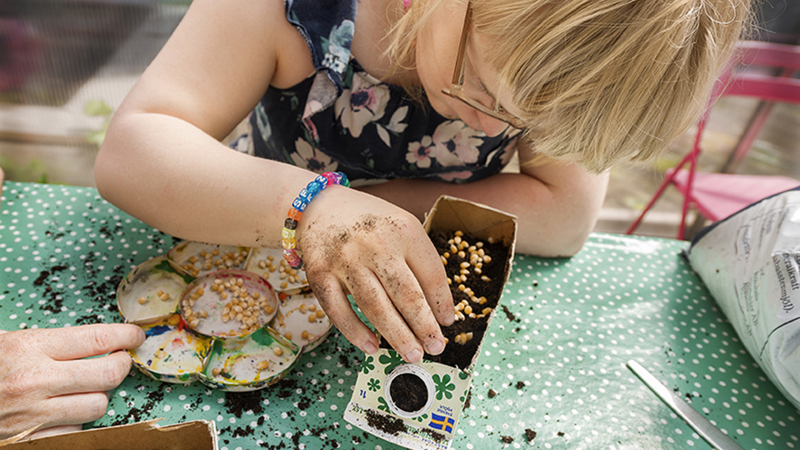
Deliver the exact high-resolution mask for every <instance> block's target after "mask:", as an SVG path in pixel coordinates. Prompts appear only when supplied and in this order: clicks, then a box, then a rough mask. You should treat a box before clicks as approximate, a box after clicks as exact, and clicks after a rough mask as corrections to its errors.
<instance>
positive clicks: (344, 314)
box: [308, 273, 378, 354]
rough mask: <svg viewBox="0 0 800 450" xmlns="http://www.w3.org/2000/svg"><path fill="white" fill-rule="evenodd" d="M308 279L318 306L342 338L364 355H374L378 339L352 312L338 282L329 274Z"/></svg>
mask: <svg viewBox="0 0 800 450" xmlns="http://www.w3.org/2000/svg"><path fill="white" fill-rule="evenodd" d="M308 279H309V282H310V284H311V289H312V290H313V291H314V295H315V296H316V297H317V300H318V301H319V304H320V306H321V307H322V309H323V310H324V311H325V314H327V315H328V318H329V319H330V320H331V322H332V323H333V324H334V325H336V328H338V329H339V331H341V332H342V334H343V335H344V337H345V338H347V340H348V341H350V342H351V343H352V344H354V345H356V346H357V347H358V348H360V349H361V350H362V351H363V352H364V353H367V354H372V353H375V351H376V350H377V349H378V338H377V337H375V333H373V332H372V330H370V329H369V328H368V327H367V326H366V325H365V324H364V322H362V321H361V319H360V318H359V317H358V315H357V314H356V312H355V311H353V308H352V307H351V306H350V301H349V300H348V299H347V294H346V293H345V291H344V290H343V289H342V286H341V285H340V284H339V280H338V279H336V277H335V276H334V275H333V274H330V273H327V274H324V275H322V276H321V277H320V278H319V279H317V278H315V277H313V276H311V275H310V274H309V275H308Z"/></svg>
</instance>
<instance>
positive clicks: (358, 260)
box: [297, 186, 454, 363]
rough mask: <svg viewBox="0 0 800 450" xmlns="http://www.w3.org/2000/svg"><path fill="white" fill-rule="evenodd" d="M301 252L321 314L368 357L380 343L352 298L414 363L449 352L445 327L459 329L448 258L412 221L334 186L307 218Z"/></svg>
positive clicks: (375, 200) (379, 203) (407, 215)
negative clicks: (350, 298) (352, 304)
mask: <svg viewBox="0 0 800 450" xmlns="http://www.w3.org/2000/svg"><path fill="white" fill-rule="evenodd" d="M297 247H298V249H299V250H300V251H301V252H302V254H303V262H304V264H305V269H306V274H307V275H308V280H309V283H310V285H311V288H312V289H313V290H314V294H315V295H316V296H317V298H318V299H319V302H320V304H321V305H322V308H323V309H324V310H325V312H326V313H327V314H328V316H329V317H330V319H331V321H332V322H333V323H334V324H335V325H336V326H337V327H338V328H339V330H340V331H341V332H342V333H343V334H344V336H345V337H346V338H347V339H348V340H349V341H350V342H352V343H353V344H355V345H356V346H358V347H359V348H361V349H362V350H364V352H366V353H373V352H375V350H377V348H378V341H377V339H376V337H375V334H374V333H373V332H372V331H370V329H369V328H368V327H367V326H366V325H365V324H364V323H363V322H362V321H361V320H360V319H359V318H358V316H357V315H356V313H355V311H353V309H352V308H351V307H350V302H349V301H348V299H347V295H348V294H352V295H353V298H354V299H355V301H356V304H358V306H359V308H360V309H361V311H362V312H363V313H364V315H365V316H366V318H367V319H369V321H370V323H372V325H373V326H374V327H375V328H376V329H377V330H378V332H380V334H381V336H383V337H384V338H386V340H387V341H388V343H389V344H390V345H391V346H392V347H393V348H394V349H395V350H397V351H398V352H400V354H401V355H402V356H403V359H405V360H406V361H407V362H410V363H413V362H417V361H420V360H421V359H422V355H423V352H427V353H429V354H434V355H437V354H439V353H441V352H442V350H444V346H445V341H444V336H443V335H442V332H441V329H440V327H439V324H442V325H445V326H446V325H450V324H452V323H453V318H454V315H453V297H452V295H451V293H450V288H449V286H448V285H447V282H446V280H447V276H446V274H445V270H444V266H443V265H442V262H441V258H440V257H439V254H438V253H437V252H436V249H435V248H434V246H433V243H432V242H431V241H430V239H429V238H428V235H427V234H426V233H425V230H424V229H423V227H422V224H421V223H420V222H419V220H417V219H416V218H415V217H414V216H413V215H411V214H410V213H408V212H406V211H405V210H403V209H400V208H398V207H396V206H394V205H392V204H390V203H388V202H386V201H384V200H381V199H378V198H376V197H374V196H371V195H369V194H365V193H363V192H358V191H355V190H350V189H347V188H343V187H340V186H331V187H329V188H327V189H325V191H324V192H323V193H321V194H320V195H319V196H318V197H317V198H316V199H315V200H314V201H313V202H311V203H310V204H309V206H308V208H306V210H305V212H304V213H303V217H302V219H301V220H300V223H299V225H298V230H297ZM437 320H438V323H437Z"/></svg>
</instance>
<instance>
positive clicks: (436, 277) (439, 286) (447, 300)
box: [406, 235, 455, 353]
mask: <svg viewBox="0 0 800 450" xmlns="http://www.w3.org/2000/svg"><path fill="white" fill-rule="evenodd" d="M408 250H409V254H410V256H409V257H407V258H406V262H407V264H408V267H409V268H410V269H411V272H412V273H413V276H414V277H415V278H416V280H417V282H418V283H419V286H420V288H421V289H422V292H423V293H424V295H425V300H426V301H427V302H428V306H429V307H430V309H431V311H433V315H434V316H436V320H438V321H439V323H440V324H442V325H444V326H450V325H452V324H453V320H454V317H455V315H454V314H453V308H454V306H455V305H454V304H453V294H452V293H451V292H450V286H449V285H448V284H447V272H445V269H444V265H443V264H442V260H441V258H440V257H439V254H438V252H437V251H436V248H435V247H434V246H433V243H432V242H431V240H430V239H429V238H428V236H427V235H424V237H421V238H420V239H417V240H415V241H414V242H413V243H411V244H410V245H409V248H408ZM429 353H430V352H429Z"/></svg>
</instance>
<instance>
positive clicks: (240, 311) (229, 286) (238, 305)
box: [181, 278, 275, 336]
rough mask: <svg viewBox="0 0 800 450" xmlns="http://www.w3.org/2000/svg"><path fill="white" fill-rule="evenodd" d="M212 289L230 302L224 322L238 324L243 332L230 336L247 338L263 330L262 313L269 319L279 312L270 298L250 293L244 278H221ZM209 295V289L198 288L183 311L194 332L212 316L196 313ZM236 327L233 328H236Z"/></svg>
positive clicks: (189, 296) (224, 307)
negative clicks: (199, 300) (206, 292)
mask: <svg viewBox="0 0 800 450" xmlns="http://www.w3.org/2000/svg"><path fill="white" fill-rule="evenodd" d="M210 289H211V290H212V291H214V292H216V293H217V294H218V295H219V297H220V299H222V300H223V301H224V300H227V303H226V304H225V305H224V306H223V308H222V316H221V320H222V322H223V323H228V322H231V321H232V322H238V323H239V330H238V331H237V330H235V329H231V330H230V331H229V332H228V334H229V335H230V336H237V335H241V334H247V333H250V332H252V331H255V330H257V329H258V328H260V325H261V324H260V323H259V316H260V315H261V311H264V313H265V314H266V315H270V314H272V313H273V312H274V311H275V310H274V307H273V306H272V305H270V303H269V298H268V297H266V296H262V295H261V293H260V292H248V290H247V286H244V280H242V279H241V278H237V279H235V280H234V279H230V280H225V281H223V280H222V279H219V278H217V279H216V280H214V282H213V283H211V287H210ZM204 294H205V289H203V287H202V286H198V287H196V288H195V289H193V290H192V291H190V292H189V295H188V296H186V297H185V298H184V299H183V302H182V303H181V309H182V311H183V315H184V317H185V319H186V321H187V322H188V323H189V326H190V327H192V328H195V329H196V328H197V326H198V325H199V324H200V320H201V319H205V318H207V317H208V312H207V311H206V310H204V309H199V310H197V311H195V310H194V309H193V308H194V306H195V302H196V301H197V300H198V299H199V298H200V297H201V296H202V295H204ZM232 325H233V324H232Z"/></svg>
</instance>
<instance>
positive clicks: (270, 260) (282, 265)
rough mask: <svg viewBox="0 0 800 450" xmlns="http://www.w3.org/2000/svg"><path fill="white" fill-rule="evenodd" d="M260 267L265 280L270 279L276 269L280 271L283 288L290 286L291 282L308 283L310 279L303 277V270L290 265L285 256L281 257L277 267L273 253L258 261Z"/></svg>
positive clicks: (279, 277)
mask: <svg viewBox="0 0 800 450" xmlns="http://www.w3.org/2000/svg"><path fill="white" fill-rule="evenodd" d="M258 268H259V269H261V270H263V272H262V273H261V276H262V277H264V279H265V280H269V277H270V275H271V274H273V273H275V271H278V279H279V280H281V282H280V287H281V289H286V288H287V287H289V283H300V284H304V285H307V284H308V280H306V279H305V278H302V277H301V275H300V272H301V271H300V270H297V269H295V268H293V267H292V266H290V265H289V263H288V262H286V260H285V259H283V258H280V261H279V263H278V266H277V267H276V266H275V257H274V256H272V255H267V259H262V260H259V261H258ZM303 273H305V272H303Z"/></svg>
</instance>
